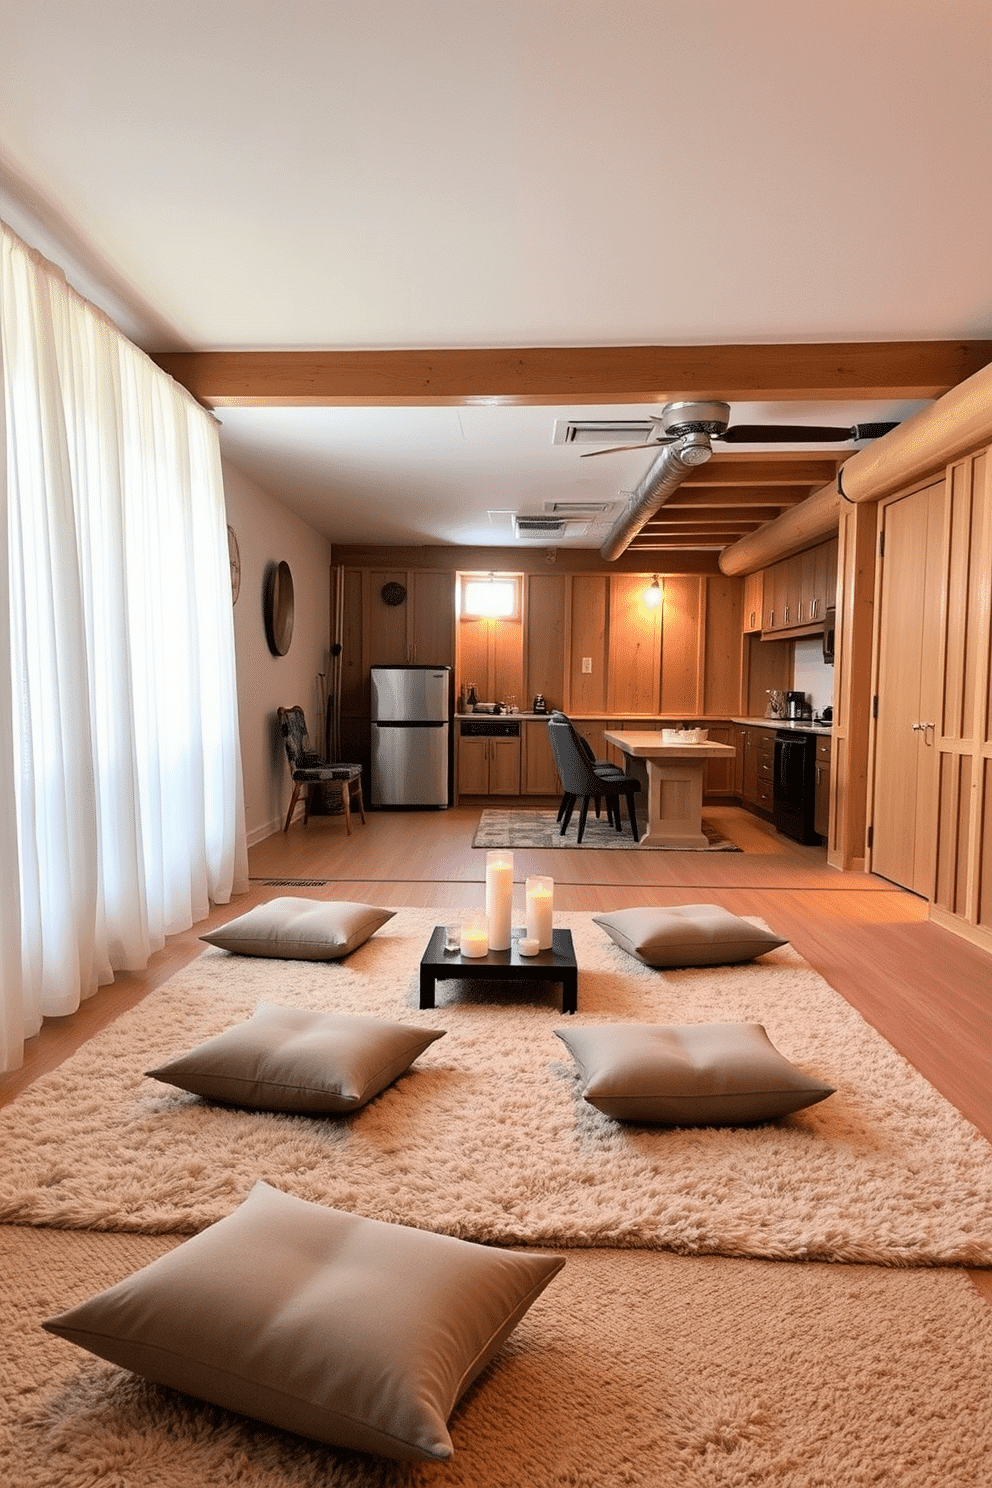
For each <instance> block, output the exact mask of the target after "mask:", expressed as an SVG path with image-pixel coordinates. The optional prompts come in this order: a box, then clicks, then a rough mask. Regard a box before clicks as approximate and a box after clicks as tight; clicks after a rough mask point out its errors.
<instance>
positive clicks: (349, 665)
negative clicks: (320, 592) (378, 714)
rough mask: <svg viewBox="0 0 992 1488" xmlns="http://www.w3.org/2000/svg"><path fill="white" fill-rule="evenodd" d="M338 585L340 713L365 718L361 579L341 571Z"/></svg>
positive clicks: (366, 693)
mask: <svg viewBox="0 0 992 1488" xmlns="http://www.w3.org/2000/svg"><path fill="white" fill-rule="evenodd" d="M342 584H343V590H344V597H343V604H342V622H341V637H340V639H341V712H342V714H343V715H351V716H360V717H363V718H367V717H368V712H369V706H370V702H369V673H368V666H367V664H366V662H365V657H364V654H363V649H362V632H363V624H362V609H363V599H362V595H363V589H364V575H363V574H361V573H359V572H356V571H355V570H354V569H345V570H344V573H343V575H342ZM342 743H343V741H342Z"/></svg>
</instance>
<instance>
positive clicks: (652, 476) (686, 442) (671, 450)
mask: <svg viewBox="0 0 992 1488" xmlns="http://www.w3.org/2000/svg"><path fill="white" fill-rule="evenodd" d="M712 453H713V448H712V446H711V444H710V441H709V436H708V435H707V434H705V433H702V432H698V431H696V432H693V433H690V434H683V435H682V436H681V437H680V438H679V439H676V440H675V441H674V442H673V443H672V444H666V445H665V447H664V449H663V450H662V451H661V454H660V455H658V456H657V457H656V459H655V460H654V461H653V463H652V464H651V465H650V466H649V467H648V470H647V473H646V474H645V475H644V476H643V477H642V479H641V480H640V481H639V482H638V484H637V485H636V486H635V487H634V489H633V491H632V492H631V493H630V500H629V502H628V503H627V507H626V509H625V510H624V511H623V512H621V513H620V516H619V517H618V518H617V520H616V521H615V522H614V524H613V527H612V528H611V530H610V533H609V535H608V537H607V539H606V541H605V542H604V543H603V546H602V547H601V548H600V550H599V556H600V557H601V558H604V559H605V560H606V561H607V563H611V562H612V561H613V560H614V559H615V558H619V557H620V554H621V553H622V552H624V551H625V549H626V548H627V547H628V546H629V545H630V543H631V541H632V540H633V539H634V538H635V537H636V536H637V534H638V533H639V532H640V530H641V528H642V527H643V526H644V524H645V522H647V520H648V518H649V517H653V516H654V514H655V512H656V511H657V510H658V508H659V507H660V506H663V505H664V504H665V502H666V501H667V500H668V498H669V496H671V494H672V492H673V491H676V490H677V489H678V487H679V486H680V485H681V484H682V482H683V481H684V480H685V478H686V476H687V475H690V474H691V473H692V470H693V467H694V466H696V465H703V464H705V462H706V461H707V460H708V459H709V458H710V456H711V455H712Z"/></svg>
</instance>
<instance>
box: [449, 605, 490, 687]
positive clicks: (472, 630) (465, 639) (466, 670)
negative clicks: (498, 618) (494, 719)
mask: <svg viewBox="0 0 992 1488" xmlns="http://www.w3.org/2000/svg"><path fill="white" fill-rule="evenodd" d="M490 626H491V622H490V621H488V620H459V622H458V678H457V681H458V684H459V686H462V687H465V688H468V687H471V686H474V687H475V690H476V692H477V694H478V698H479V702H480V703H485V702H493V701H495V699H494V697H493V692H492V689H493V674H492V671H491V668H490V655H489V653H490V644H489V642H490Z"/></svg>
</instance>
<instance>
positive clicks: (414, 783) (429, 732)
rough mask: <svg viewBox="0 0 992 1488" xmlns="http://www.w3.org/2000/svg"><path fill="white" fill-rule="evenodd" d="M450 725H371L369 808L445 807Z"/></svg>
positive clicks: (447, 801)
mask: <svg viewBox="0 0 992 1488" xmlns="http://www.w3.org/2000/svg"><path fill="white" fill-rule="evenodd" d="M450 729H451V725H450V724H449V723H412V724H411V723H373V724H372V805H373V806H447V805H448V804H449V795H448V759H449V734H450Z"/></svg>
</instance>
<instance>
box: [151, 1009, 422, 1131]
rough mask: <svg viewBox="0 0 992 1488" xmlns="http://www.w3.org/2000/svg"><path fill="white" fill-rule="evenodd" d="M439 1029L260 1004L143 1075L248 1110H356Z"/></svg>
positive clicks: (389, 1081) (406, 1066) (406, 1065)
mask: <svg viewBox="0 0 992 1488" xmlns="http://www.w3.org/2000/svg"><path fill="white" fill-rule="evenodd" d="M443 1036H444V1029H443V1028H414V1027H412V1026H411V1025H409V1024H407V1023H389V1022H386V1021H385V1020H384V1019H381V1018H366V1017H361V1016H359V1015H358V1014H352V1013H318V1012H311V1011H310V1010H308V1009H304V1008H287V1007H278V1006H276V1005H275V1004H274V1003H268V1002H263V1003H260V1004H259V1006H258V1007H257V1008H256V1009H255V1012H254V1013H253V1014H252V1016H251V1017H250V1018H249V1019H248V1021H247V1022H246V1023H238V1024H236V1025H235V1026H234V1027H233V1028H228V1029H225V1031H224V1032H223V1033H218V1034H216V1035H215V1036H214V1037H213V1038H209V1039H207V1040H206V1041H205V1042H204V1043H202V1044H198V1045H197V1047H196V1048H195V1049H191V1050H190V1051H189V1053H188V1054H180V1055H179V1057H178V1058H177V1059H172V1060H170V1061H169V1063H168V1064H163V1065H159V1066H158V1067H157V1068H156V1069H150V1070H146V1071H145V1073H146V1074H147V1075H149V1076H150V1077H151V1078H152V1079H153V1080H161V1081H162V1082H163V1084H166V1085H176V1086H178V1088H179V1089H180V1090H188V1091H189V1092H190V1093H191V1094H192V1095H202V1096H204V1097H205V1098H206V1099H207V1100H213V1101H221V1102H223V1103H224V1104H225V1105H229V1106H247V1107H249V1108H251V1109H252V1110H256V1111H309V1112H311V1113H314V1114H318V1115H319V1114H327V1115H337V1114H342V1113H347V1112H348V1111H357V1110H358V1109H359V1107H360V1106H364V1105H365V1103H366V1101H370V1100H371V1099H372V1097H373V1096H374V1095H378V1094H379V1092H380V1091H381V1090H385V1088H386V1086H387V1085H391V1084H392V1083H393V1081H394V1080H396V1079H397V1078H398V1077H399V1076H400V1075H402V1074H403V1072H404V1070H407V1069H409V1067H410V1065H411V1064H412V1063H413V1061H414V1060H415V1059H416V1058H417V1056H418V1054H422V1053H423V1052H424V1050H425V1049H426V1048H427V1047H428V1045H429V1044H432V1043H433V1042H434V1040H435V1039H439V1038H443Z"/></svg>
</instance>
